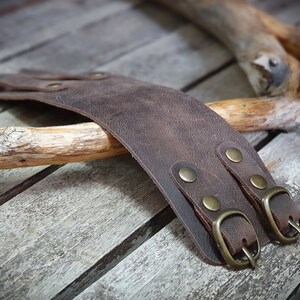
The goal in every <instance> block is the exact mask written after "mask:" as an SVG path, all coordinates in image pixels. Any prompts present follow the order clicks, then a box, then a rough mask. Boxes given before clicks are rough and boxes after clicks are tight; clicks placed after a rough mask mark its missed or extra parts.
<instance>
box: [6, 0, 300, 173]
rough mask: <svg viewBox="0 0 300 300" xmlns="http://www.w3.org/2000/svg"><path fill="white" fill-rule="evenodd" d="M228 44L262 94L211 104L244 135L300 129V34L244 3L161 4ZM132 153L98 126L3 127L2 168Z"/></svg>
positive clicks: (190, 0) (165, 0) (168, 0)
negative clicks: (257, 97)
mask: <svg viewBox="0 0 300 300" xmlns="http://www.w3.org/2000/svg"><path fill="white" fill-rule="evenodd" d="M156 2H159V3H161V4H163V5H166V6H167V7H169V8H171V9H173V10H175V11H177V12H178V13H180V14H182V15H184V16H186V17H187V18H189V19H190V20H192V21H193V22H194V23H195V24H197V25H200V26H201V27H203V28H204V29H206V30H207V31H209V32H211V33H212V34H214V35H215V36H217V37H218V38H219V39H220V40H221V41H223V42H224V43H225V44H226V45H227V47H228V48H229V49H230V50H231V51H232V53H233V54H234V56H235V57H236V58H237V60H238V62H239V64H240V65H241V67H242V68H243V69H244V71H245V72H246V74H247V76H248V79H249V81H250V83H251V85H252V86H253V88H254V90H255V91H256V93H257V95H258V96H266V97H268V98H264V99H238V100H225V101H219V102H215V103H211V104H208V106H209V107H210V108H212V109H213V110H214V111H216V112H217V113H218V114H219V115H221V116H222V117H223V118H224V119H225V120H227V121H228V122H229V123H230V124H231V125H232V126H233V127H234V128H236V129H237V130H239V131H255V130H267V129H278V128H280V129H284V130H291V129H296V128H300V101H299V100H300V99H299V98H300V97H299V91H300V88H299V82H300V80H299V79H300V64H299V61H298V59H300V32H299V30H298V29H296V28H294V27H292V26H289V25H286V24H284V23H282V22H280V21H278V20H277V19H275V18H273V17H271V16H269V15H268V14H266V13H264V12H262V11H260V10H258V9H256V8H255V7H253V6H251V5H249V4H247V3H246V2H245V1H242V0H156ZM125 152H126V149H125V148H123V146H122V145H121V144H120V143H119V142H118V141H117V140H115V139H114V138H113V137H112V136H111V135H110V134H108V133H107V132H106V131H105V130H103V129H102V128H100V127H99V126H98V125H96V124H94V123H86V124H78V125H70V126H61V127H44V128H20V127H19V128H17V127H9V128H3V129H0V168H15V167H25V166H36V165H45V164H63V163H68V162H76V161H85V160H92V159H99V158H105V157H110V156H114V155H118V154H121V153H125Z"/></svg>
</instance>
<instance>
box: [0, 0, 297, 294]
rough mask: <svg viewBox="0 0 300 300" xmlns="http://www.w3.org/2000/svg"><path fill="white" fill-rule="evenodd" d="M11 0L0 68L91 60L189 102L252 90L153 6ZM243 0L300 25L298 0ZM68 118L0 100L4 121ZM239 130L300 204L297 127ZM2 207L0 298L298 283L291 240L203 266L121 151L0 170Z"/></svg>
mask: <svg viewBox="0 0 300 300" xmlns="http://www.w3.org/2000/svg"><path fill="white" fill-rule="evenodd" d="M8 2H9V1H4V2H3V3H2V2H1V4H0V33H1V34H0V45H1V49H0V62H1V64H0V72H10V71H17V70H19V69H20V68H23V67H26V68H40V69H43V68H46V69H51V70H63V71H74V72H75V71H76V72H79V71H87V70H98V69H99V70H108V71H111V72H115V73H119V74H124V75H129V76H132V77H136V78H139V79H143V80H147V81H151V82H156V83H160V84H164V85H167V86H171V87H174V88H177V89H182V90H184V91H186V92H188V93H190V94H192V95H193V96H195V97H196V98H197V99H199V100H200V101H213V100H218V99H225V98H235V97H247V96H252V95H253V91H252V89H251V88H250V86H249V84H248V83H247V80H246V78H245V76H244V75H243V73H242V72H241V71H240V69H239V68H238V66H237V65H236V64H235V63H234V62H233V60H232V56H231V54H230V53H229V52H228V51H227V50H226V49H225V47H223V46H222V45H221V44H220V43H219V42H218V41H216V40H215V39H214V38H212V37H211V36H209V35H207V34H206V33H205V32H203V31H202V30H200V29H199V28H196V27H195V26H193V25H192V24H190V23H188V22H187V21H186V20H184V19H182V18H180V17H178V16H177V15H175V14H173V13H171V12H169V11H167V10H165V9H163V8H162V7H159V6H157V5H155V4H152V3H151V1H138V0H123V1H122V0H114V1H109V0H101V1H99V0H97V1H96V0H84V1H58V0H51V1H50V0H49V1H42V0H40V1H38V0H37V1H32V0H31V1H30V0H29V1H26V0H23V1H22V0H14V1H11V3H10V4H9V3H8ZM252 2H254V3H257V4H258V5H260V6H261V7H262V8H264V9H266V10H268V11H270V12H272V13H274V14H276V15H278V16H279V17H281V18H282V19H285V20H287V21H289V22H291V23H297V22H299V21H300V14H299V12H300V4H299V1H297V0H287V1H284V0H280V1H273V0H272V1H271V0H252ZM79 120H81V118H80V117H78V116H74V115H73V114H67V113H66V112H64V111H62V110H59V109H51V110H49V108H47V107H46V106H43V105H37V104H32V103H30V105H28V104H24V103H4V102H1V103H0V126H1V127H2V126H9V125H22V126H23V125H30V126H44V125H53V124H65V123H66V122H77V121H79ZM246 136H247V138H248V139H249V140H250V141H251V142H252V143H253V144H254V145H257V146H258V147H259V148H262V149H261V150H260V155H261V156H262V158H263V160H264V161H265V162H266V163H267V165H268V167H269V169H270V170H271V171H272V173H273V174H274V176H275V177H276V178H278V181H279V182H280V183H282V184H285V185H287V186H288V187H289V189H290V190H291V191H292V193H293V194H294V196H295V199H297V200H298V201H300V194H299V192H298V190H299V182H300V171H299V170H300V168H299V167H300V159H299V147H300V136H299V134H297V133H290V134H280V135H278V136H277V137H275V138H273V136H274V135H269V134H268V133H266V132H262V133H250V134H247V135H246ZM272 138H273V139H272ZM271 139H272V140H271ZM269 140H271V142H269V143H268V141H269ZM0 142H1V141H0ZM282 149H285V152H284V153H285V155H283V154H282V153H283V151H282ZM3 202H5V203H4V204H3V205H1V206H0V236H1V239H0V298H1V299H50V298H53V297H54V298H55V299H71V298H74V297H76V296H77V297H78V299H158V298H162V299H170V298H177V299H214V298H218V299H227V298H229V297H231V298H233V299H240V298H241V297H243V295H244V294H245V293H246V294H245V295H247V296H248V297H249V298H253V299H256V298H257V299H275V298H276V299H286V298H287V297H288V296H289V295H290V294H291V293H292V292H293V290H294V289H295V288H296V286H297V285H298V284H299V283H300V277H299V268H300V266H299V259H300V255H299V250H300V248H299V243H298V244H297V245H292V246H289V247H284V248H280V247H278V246H274V245H270V246H268V247H266V248H265V249H264V251H263V257H262V260H261V263H260V266H259V268H258V269H257V270H255V271H254V272H251V271H243V272H238V273H236V272H232V271H228V270H226V269H224V268H216V267H212V266H208V265H206V264H203V263H202V262H201V261H200V260H199V259H198V258H197V252H196V251H195V249H194V247H193V245H192V243H191V241H190V239H189V238H188V236H187V235H186V233H185V231H184V230H183V228H182V226H181V225H180V224H179V222H178V221H177V219H174V214H173V213H172V212H171V210H170V209H169V208H168V206H167V203H166V202H165V200H164V199H163V197H162V196H161V195H160V193H159V192H158V190H157V189H156V188H155V186H154V184H153V183H152V182H151V180H150V179H149V178H148V177H147V175H145V173H144V172H143V171H142V169H141V168H140V166H139V165H138V164H137V163H136V162H135V161H133V159H132V158H131V157H130V156H129V155H125V156H122V157H118V158H111V159H106V160H103V161H95V162H89V163H77V164H72V165H71V164H70V165H65V166H62V167H60V168H58V169H56V168H53V167H47V166H45V167H38V168H27V169H17V170H6V171H0V203H3ZM246 298H247V297H246Z"/></svg>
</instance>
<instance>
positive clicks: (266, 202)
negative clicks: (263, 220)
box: [261, 186, 300, 245]
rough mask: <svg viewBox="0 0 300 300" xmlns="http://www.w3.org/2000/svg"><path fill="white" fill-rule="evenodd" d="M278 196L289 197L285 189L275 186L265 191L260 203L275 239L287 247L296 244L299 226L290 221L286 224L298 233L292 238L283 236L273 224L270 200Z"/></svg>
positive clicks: (299, 231) (299, 234)
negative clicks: (285, 195) (286, 195)
mask: <svg viewBox="0 0 300 300" xmlns="http://www.w3.org/2000/svg"><path fill="white" fill-rule="evenodd" d="M278 194H288V195H289V196H291V195H290V193H289V191H288V190H287V189H285V188H283V187H280V186H275V187H272V188H270V189H268V190H267V191H266V193H265V194H264V196H263V197H262V199H261V201H262V204H263V208H264V211H265V213H266V216H267V218H268V221H269V224H270V225H271V228H272V230H273V232H274V234H275V236H276V238H277V239H278V241H279V242H281V243H282V244H286V245H288V244H291V243H294V242H296V241H297V240H298V239H299V237H300V226H299V225H297V224H296V223H295V222H293V221H292V220H289V221H288V223H289V224H290V226H291V227H293V228H294V229H295V230H296V231H297V232H298V233H296V234H295V235H293V236H285V235H283V234H282V233H281V231H280V230H279V228H278V226H277V224H276V222H275V219H274V217H273V214H272V212H271V208H270V201H271V200H272V198H273V197H274V196H276V195H278Z"/></svg>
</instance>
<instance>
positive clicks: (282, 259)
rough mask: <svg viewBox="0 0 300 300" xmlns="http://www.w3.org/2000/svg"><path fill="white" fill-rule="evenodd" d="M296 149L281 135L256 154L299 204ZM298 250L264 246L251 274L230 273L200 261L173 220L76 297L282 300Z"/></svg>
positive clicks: (296, 140)
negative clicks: (256, 265)
mask: <svg viewBox="0 0 300 300" xmlns="http://www.w3.org/2000/svg"><path fill="white" fill-rule="evenodd" d="M299 147H300V134H296V133H289V134H281V135H280V136H278V137H277V138H276V139H275V140H273V141H272V142H271V143H269V144H268V145H267V146H266V147H265V148H263V149H262V150H261V151H260V153H259V154H260V156H261V157H262V159H263V160H264V162H265V163H266V164H267V166H269V169H271V172H272V174H273V176H274V177H275V178H276V179H277V180H278V182H279V183H281V184H284V185H285V186H287V187H288V188H289V190H290V191H291V192H292V194H293V196H294V198H295V200H296V201H299V202H300V194H299V188H300V185H299V182H300V171H299V170H300V160H299V152H298V149H299ZM282 149H284V151H285V155H284V156H282ZM299 250H300V243H299V242H298V243H297V244H294V245H290V246H286V247H280V246H278V245H269V246H267V247H265V248H263V251H262V256H261V259H260V262H259V266H258V268H257V269H256V270H255V271H252V270H244V271H238V272H233V271H231V270H227V269H226V268H218V267H213V266H209V265H207V264H205V263H203V262H202V261H201V260H200V259H199V258H198V257H197V251H196V249H195V247H194V245H193V243H192V241H191V240H190V238H189V237H188V236H187V234H186V232H185V231H184V229H183V228H182V226H181V225H180V224H179V222H178V220H175V221H173V222H172V223H171V224H170V225H169V226H167V227H165V228H164V229H163V230H161V231H160V232H159V233H158V234H157V235H156V236H154V237H153V238H151V239H150V240H149V241H147V242H146V243H145V244H143V245H142V246H141V247H140V248H139V249H138V250H136V251H135V252H134V253H132V254H131V255H129V256H128V257H127V258H126V259H124V260H123V261H122V262H121V263H119V264H118V265H117V266H116V267H115V268H114V269H112V270H111V271H109V272H108V273H107V274H106V275H104V276H103V277H102V278H101V279H100V280H99V281H97V282H96V283H95V284H93V285H92V286H91V287H89V288H88V289H87V290H85V291H84V292H83V293H82V294H81V295H80V296H78V297H76V299H78V300H79V299H82V300H87V299H116V300H117V299H241V297H243V298H245V299H286V298H287V297H288V295H289V294H290V293H291V292H292V291H293V289H294V288H295V287H296V286H297V285H298V284H299V282H300V275H299V274H300V265H299V260H300V251H299Z"/></svg>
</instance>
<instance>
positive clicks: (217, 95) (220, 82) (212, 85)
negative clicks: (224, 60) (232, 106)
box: [188, 64, 268, 145]
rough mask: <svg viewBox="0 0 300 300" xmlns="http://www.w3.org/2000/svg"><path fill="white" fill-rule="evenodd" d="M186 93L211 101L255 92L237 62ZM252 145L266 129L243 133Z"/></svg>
mask: <svg viewBox="0 0 300 300" xmlns="http://www.w3.org/2000/svg"><path fill="white" fill-rule="evenodd" d="M188 93H189V94H190V95H192V96H194V97H196V98H197V99H200V101H204V102H211V101H216V100H222V99H238V98H246V97H254V96H255V93H254V91H253V89H252V87H251V85H250V83H249V82H248V80H247V78H246V75H245V74H244V72H243V71H242V70H241V68H240V67H239V66H238V65H237V64H233V65H230V66H229V67H228V68H225V69H224V70H222V71H221V72H219V73H217V74H216V75H214V76H212V77H210V78H208V79H207V80H205V81H204V82H202V83H200V84H198V85H196V86H195V87H193V88H192V89H190V90H189V91H188ZM244 136H245V137H246V138H247V139H248V141H249V142H250V143H252V144H253V145H257V144H258V143H259V142H261V141H262V140H263V139H265V138H266V137H267V136H268V133H267V132H266V131H262V132H251V133H244Z"/></svg>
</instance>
